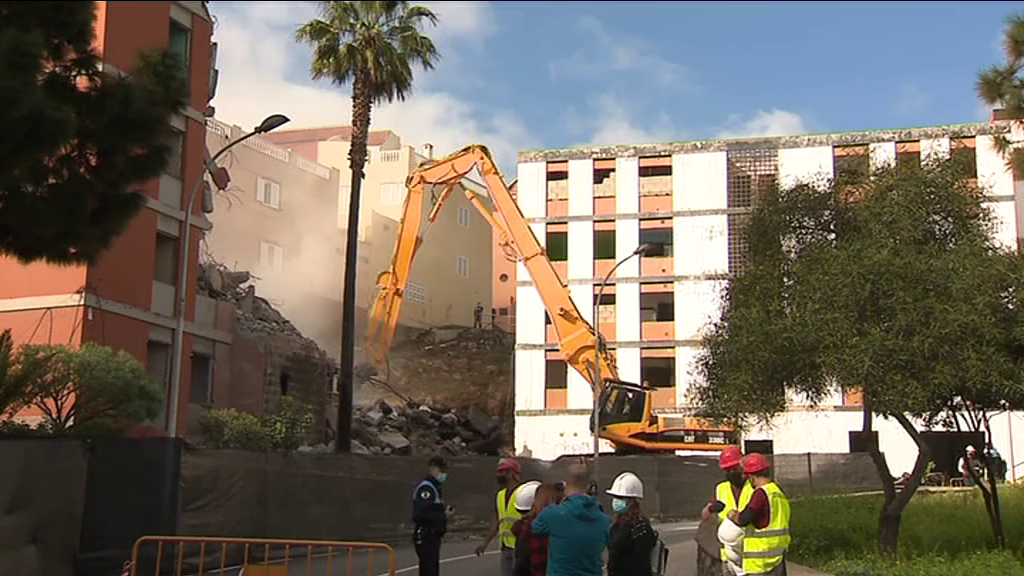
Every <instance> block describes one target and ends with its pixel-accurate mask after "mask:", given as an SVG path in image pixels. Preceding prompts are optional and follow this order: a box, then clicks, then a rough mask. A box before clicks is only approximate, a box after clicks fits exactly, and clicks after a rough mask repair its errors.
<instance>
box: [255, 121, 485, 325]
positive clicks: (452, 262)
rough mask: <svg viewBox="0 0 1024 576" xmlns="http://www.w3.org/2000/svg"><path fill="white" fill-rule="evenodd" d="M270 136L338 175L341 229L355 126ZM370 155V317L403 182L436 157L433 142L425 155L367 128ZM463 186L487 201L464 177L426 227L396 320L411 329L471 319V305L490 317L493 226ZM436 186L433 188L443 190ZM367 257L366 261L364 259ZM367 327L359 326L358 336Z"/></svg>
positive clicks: (362, 299) (362, 221) (366, 253)
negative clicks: (422, 164) (470, 200)
mask: <svg viewBox="0 0 1024 576" xmlns="http://www.w3.org/2000/svg"><path fill="white" fill-rule="evenodd" d="M266 139H267V140H269V141H270V142H273V143H275V144H277V145H278V146H280V147H281V148H284V149H287V150H290V151H291V152H293V153H295V154H298V155H300V156H303V157H305V158H307V159H309V160H312V161H315V162H318V163H320V164H323V165H325V166H331V167H333V168H336V169H337V170H338V171H339V172H340V177H341V192H340V195H339V196H340V197H341V198H342V199H343V200H342V202H341V205H340V206H339V208H338V222H339V226H345V225H346V221H347V214H348V198H349V192H350V188H349V182H350V179H351V172H350V170H349V161H348V151H349V147H350V143H351V128H350V127H348V126H342V127H334V128H312V129H305V130H282V131H279V132H273V133H271V134H267V135H266ZM368 147H369V157H368V159H367V165H366V169H365V171H366V174H365V178H364V180H363V188H362V195H361V198H360V207H361V208H360V209H361V213H360V215H359V228H360V229H359V238H360V254H359V258H360V264H361V266H360V272H361V271H362V269H363V268H362V266H365V267H366V269H367V270H368V271H369V273H367V274H362V273H360V274H359V275H358V279H357V283H358V286H357V293H356V298H357V301H356V307H357V308H359V309H360V310H361V313H360V315H359V316H360V318H365V317H366V312H365V311H366V310H368V309H369V306H370V305H371V303H372V301H373V298H374V296H375V295H376V280H377V274H379V273H380V272H383V271H384V270H387V268H388V267H389V266H390V264H391V257H392V252H393V250H394V245H395V237H396V234H397V231H398V221H399V220H400V219H401V216H402V210H403V206H404V201H405V193H406V188H405V182H406V178H408V176H409V174H410V173H412V171H413V170H415V169H416V167H418V166H419V165H420V164H421V163H422V162H424V161H426V160H428V159H432V158H433V149H432V147H431V146H430V145H429V144H428V145H426V146H424V147H423V152H424V153H423V154H420V153H419V152H417V151H416V150H415V149H414V148H413V147H412V146H407V145H403V144H402V141H401V138H400V137H399V136H398V135H397V134H395V133H393V132H391V131H387V130H384V131H373V132H370V135H369V139H368ZM462 186H465V187H468V188H470V189H473V190H474V191H475V192H477V193H478V194H480V195H481V196H482V197H483V199H484V201H485V204H489V203H490V200H489V195H488V194H487V190H486V188H485V187H484V186H483V185H482V184H480V183H479V182H477V181H475V180H473V179H472V178H466V179H464V180H463V182H462V184H461V185H460V186H457V187H456V188H455V189H454V190H453V191H452V194H451V195H450V196H449V197H448V200H447V201H446V203H445V206H444V207H443V209H442V210H441V211H440V213H439V214H438V217H437V220H436V221H435V222H434V223H433V224H431V225H430V226H427V227H425V228H424V229H423V230H422V237H423V244H422V246H421V247H420V249H419V250H418V251H417V252H416V260H415V261H414V263H413V268H412V271H411V273H410V277H409V283H408V285H407V287H406V292H405V299H404V301H403V302H402V310H401V315H400V317H399V323H400V325H402V326H406V327H411V328H425V327H430V326H444V325H461V326H471V325H472V324H473V309H474V308H475V307H476V304H477V303H480V305H481V306H483V308H484V310H485V318H484V322H487V320H488V319H487V318H486V315H487V314H488V312H489V311H490V309H491V298H492V293H491V272H492V239H491V238H492V230H491V227H490V225H489V224H488V223H487V221H486V220H484V219H483V217H482V216H481V215H480V214H479V212H477V210H476V209H475V208H474V207H473V206H472V204H470V202H469V200H468V199H467V198H466V196H465V194H464V192H463V189H462ZM439 191H440V190H437V191H436V192H439ZM431 204H432V203H431V202H430V201H427V202H425V203H424V213H423V215H422V216H421V218H422V220H423V222H426V218H427V215H428V214H429V212H430V209H431ZM364 259H365V260H364ZM361 327H362V325H357V331H356V334H357V337H359V338H361V336H362V334H363V331H362V330H361Z"/></svg>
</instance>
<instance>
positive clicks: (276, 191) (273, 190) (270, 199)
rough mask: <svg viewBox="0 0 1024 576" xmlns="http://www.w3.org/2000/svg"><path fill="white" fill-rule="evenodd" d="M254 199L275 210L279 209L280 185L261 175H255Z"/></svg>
mask: <svg viewBox="0 0 1024 576" xmlns="http://www.w3.org/2000/svg"><path fill="white" fill-rule="evenodd" d="M256 199H257V200H259V202H260V204H263V205H264V206H269V207H271V208H273V209H275V210H280V209H281V185H280V184H278V183H277V182H274V181H273V180H268V179H267V178H263V177H261V176H257V177H256Z"/></svg>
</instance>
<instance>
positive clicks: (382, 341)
mask: <svg viewBox="0 0 1024 576" xmlns="http://www.w3.org/2000/svg"><path fill="white" fill-rule="evenodd" d="M474 167H475V168H476V169H477V170H478V171H479V172H480V175H481V177H482V178H483V180H484V184H485V186H486V187H487V190H488V192H489V193H490V196H491V201H492V202H493V204H494V207H495V209H496V214H495V213H492V212H491V211H490V210H488V208H487V207H486V206H485V205H484V204H483V203H482V202H481V201H480V199H479V198H478V197H477V195H476V194H475V193H474V192H473V191H472V190H470V189H469V188H466V187H463V189H464V190H465V194H466V197H467V198H468V199H469V201H470V202H471V203H472V204H473V206H474V207H476V209H477V210H478V211H479V212H480V214H481V215H482V216H483V217H484V219H486V220H487V221H488V222H489V223H490V224H491V226H492V227H494V228H495V229H496V230H497V231H498V233H499V235H500V237H501V242H502V244H504V245H505V246H506V247H507V248H506V251H509V252H511V253H512V254H514V255H515V257H516V258H517V259H518V260H519V261H521V262H522V263H523V265H524V266H525V267H526V270H527V272H528V273H529V274H530V278H532V279H533V282H534V285H535V286H536V288H537V292H538V293H539V294H540V298H541V301H542V302H543V303H544V307H545V309H546V310H547V312H548V315H549V316H550V318H551V323H552V325H553V326H554V329H555V333H556V335H557V337H558V343H559V350H560V352H561V355H562V358H563V359H564V360H565V362H566V364H568V365H569V366H571V367H572V368H573V369H574V370H576V371H577V372H579V373H580V375H582V376H583V377H584V378H585V379H586V380H587V381H588V382H590V384H591V387H592V388H593V389H594V392H595V393H598V394H599V393H600V392H601V391H602V389H603V388H604V383H603V382H595V376H594V375H595V371H594V368H595V362H600V363H601V372H600V373H601V375H602V376H603V379H607V380H617V379H618V370H617V369H616V367H615V360H614V358H613V356H612V355H611V353H610V352H608V351H607V350H601V352H600V353H598V354H596V355H595V347H596V343H597V335H596V333H595V332H594V328H593V326H591V325H590V323H589V322H587V321H586V320H585V319H584V318H583V316H582V315H581V314H580V311H579V309H578V308H577V307H576V304H575V303H574V302H573V300H572V297H571V296H570V294H569V290H568V289H567V288H566V287H565V286H564V285H563V284H562V281H561V279H560V278H559V277H558V273H557V272H556V271H555V267H554V266H553V265H552V264H551V261H550V260H548V257H547V254H546V253H545V251H544V247H543V246H542V245H541V243H540V242H539V241H538V240H537V237H536V236H535V235H534V234H533V230H532V229H531V228H530V225H529V224H528V223H527V222H526V218H525V217H524V216H523V213H522V211H520V210H519V205H518V204H516V201H515V199H514V198H513V196H512V193H511V192H510V191H509V189H508V187H507V186H506V185H505V181H504V180H503V179H502V177H501V174H499V172H498V168H497V166H495V164H494V160H493V159H492V158H491V154H490V152H489V151H488V150H487V148H486V147H484V146H482V145H479V144H474V145H470V146H467V147H465V148H463V149H461V150H459V151H458V152H455V153H454V154H451V155H449V156H446V157H444V158H441V159H438V160H436V161H428V162H425V163H424V164H422V165H421V166H420V167H419V168H417V169H416V170H415V171H414V172H413V173H412V174H410V175H409V177H408V179H407V180H406V187H407V189H408V193H407V194H406V198H405V205H404V208H403V215H402V221H401V223H400V225H399V230H398V237H397V240H396V243H395V250H394V253H393V255H392V258H391V267H390V268H389V269H388V270H387V271H386V272H382V273H381V274H380V275H379V276H378V277H377V287H378V292H377V296H376V299H375V300H374V303H373V308H372V311H371V314H370V322H369V327H368V330H367V345H368V347H369V348H370V350H371V353H372V355H373V358H374V362H375V363H376V364H377V367H378V368H382V367H383V365H384V363H385V361H386V356H387V353H388V351H389V349H390V347H391V341H392V338H393V337H394V333H395V328H396V326H397V324H398V315H399V310H400V308H401V305H402V299H403V296H404V293H405V287H406V284H407V282H408V280H409V271H410V270H411V269H412V261H413V258H414V257H415V256H416V251H417V250H418V249H419V247H420V245H421V244H422V241H423V239H422V235H421V227H422V226H421V220H422V219H423V218H422V215H423V202H424V195H425V193H426V192H427V190H428V187H429V189H430V190H433V189H434V187H436V186H440V187H443V190H442V192H441V194H440V196H439V197H438V198H437V200H436V202H435V203H434V205H433V208H432V210H431V212H430V215H429V216H428V220H429V221H430V222H433V221H434V219H435V218H436V217H437V214H438V211H439V210H440V208H441V206H442V205H443V204H444V201H445V199H446V198H447V197H448V195H449V194H450V193H451V192H452V190H453V189H454V188H455V186H456V185H458V184H459V182H460V181H461V180H462V179H463V178H464V177H466V176H467V175H468V174H469V173H470V172H471V171H472V170H473V168H474Z"/></svg>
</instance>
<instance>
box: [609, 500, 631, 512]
mask: <svg viewBox="0 0 1024 576" xmlns="http://www.w3.org/2000/svg"><path fill="white" fill-rule="evenodd" d="M626 508H629V502H626V501H625V500H620V499H619V498H612V510H615V513H616V514H622V513H623V512H625V511H626Z"/></svg>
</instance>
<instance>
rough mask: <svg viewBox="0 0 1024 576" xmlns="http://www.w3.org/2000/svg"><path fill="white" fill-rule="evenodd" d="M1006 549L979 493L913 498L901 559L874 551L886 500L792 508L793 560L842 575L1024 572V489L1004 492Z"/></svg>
mask: <svg viewBox="0 0 1024 576" xmlns="http://www.w3.org/2000/svg"><path fill="white" fill-rule="evenodd" d="M999 496H1000V502H1001V509H1002V513H1003V523H1004V529H1005V530H1006V541H1007V543H1008V549H1007V550H1006V551H996V550H994V543H993V537H992V529H991V528H990V527H989V523H988V516H987V515H986V514H985V507H984V503H983V501H982V499H981V494H980V493H978V492H977V491H975V492H971V493H946V494H942V493H939V494H926V493H919V494H916V495H915V496H914V499H913V500H911V502H910V504H909V505H908V506H907V509H906V510H905V511H904V513H903V521H902V523H901V525H900V559H899V563H898V564H896V565H892V564H888V563H884V562H882V561H881V560H880V559H879V558H878V556H877V554H876V553H875V550H876V544H875V542H876V535H877V525H878V512H879V510H881V508H882V501H883V500H882V496H880V495H872V496H849V497H839V498H809V499H804V500H797V501H794V502H793V503H792V509H793V517H792V520H791V521H790V529H791V532H792V535H793V543H792V545H791V546H790V554H791V557H792V559H793V560H794V561H795V562H797V563H801V564H805V565H807V566H810V567H813V568H817V569H819V570H823V571H825V572H829V573H831V574H835V575H836V576H881V575H883V574H884V575H886V576H918V575H920V576H925V575H927V576H944V575H946V574H949V575H951V576H952V575H954V574H955V575H956V576H972V575H975V574H978V575H981V574H986V575H989V574H1021V575H1024V564H1022V563H1021V558H1024V526H1022V525H1021V523H1020V522H1018V521H1017V519H1019V518H1022V517H1024V487H1018V486H1011V485H1005V484H1004V485H1003V486H1001V487H1000V491H999Z"/></svg>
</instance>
